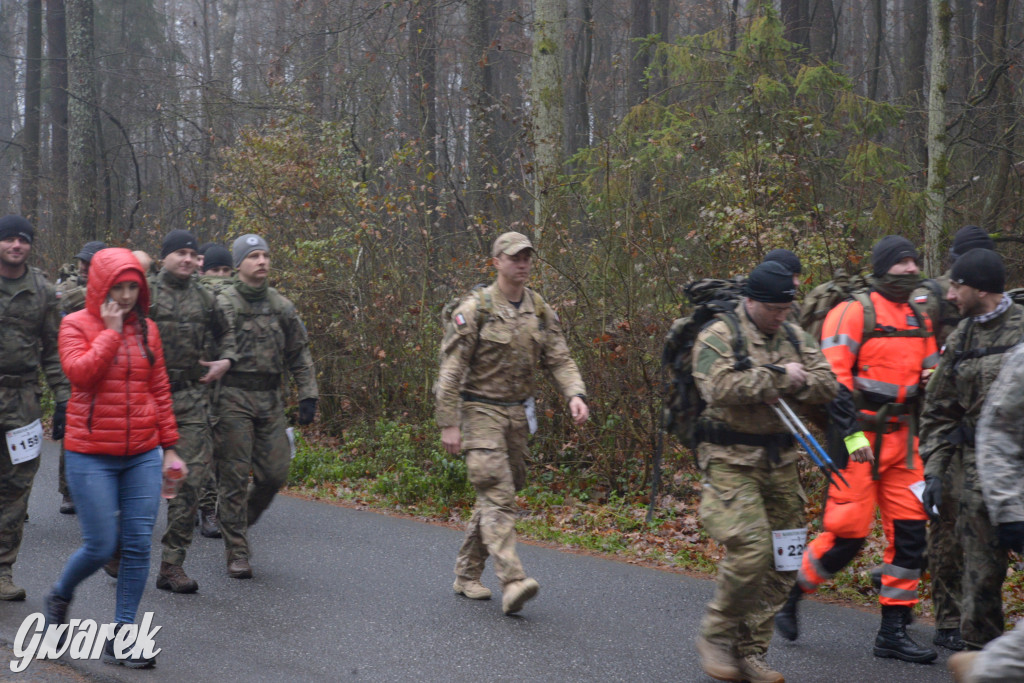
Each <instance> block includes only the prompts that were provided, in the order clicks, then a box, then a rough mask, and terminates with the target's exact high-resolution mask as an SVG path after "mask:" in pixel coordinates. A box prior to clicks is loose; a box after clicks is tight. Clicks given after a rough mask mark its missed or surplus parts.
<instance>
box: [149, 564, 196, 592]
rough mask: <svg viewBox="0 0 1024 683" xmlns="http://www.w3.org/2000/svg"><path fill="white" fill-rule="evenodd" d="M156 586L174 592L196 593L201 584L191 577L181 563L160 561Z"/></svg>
mask: <svg viewBox="0 0 1024 683" xmlns="http://www.w3.org/2000/svg"><path fill="white" fill-rule="evenodd" d="M156 587H157V588H159V589H161V590H165V591H171V592H172V593H195V592H196V591H197V590H199V584H198V583H197V582H196V580H195V579H190V578H189V577H188V574H186V573H185V570H184V569H182V568H181V565H178V564H171V563H170V562H161V563H160V573H159V574H157V576H156Z"/></svg>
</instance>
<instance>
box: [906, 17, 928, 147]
mask: <svg viewBox="0 0 1024 683" xmlns="http://www.w3.org/2000/svg"><path fill="white" fill-rule="evenodd" d="M903 25H904V35H905V41H904V50H903V63H904V81H903V82H904V88H903V93H902V97H901V99H902V100H903V101H904V102H906V103H907V105H908V106H909V107H910V110H909V111H908V113H907V121H908V122H909V124H910V126H909V131H908V132H909V133H910V136H909V140H910V144H909V145H908V148H910V149H913V150H914V152H915V153H916V154H917V156H918V157H919V158H920V159H922V160H923V159H924V158H925V156H926V155H927V153H928V142H927V137H928V136H927V134H926V129H927V126H928V121H927V116H926V115H925V113H924V105H925V101H924V70H925V53H926V47H927V42H928V29H927V26H928V0H907V2H906V5H905V6H904V23H903Z"/></svg>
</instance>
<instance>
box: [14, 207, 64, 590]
mask: <svg viewBox="0 0 1024 683" xmlns="http://www.w3.org/2000/svg"><path fill="white" fill-rule="evenodd" d="M34 237H35V231H34V230H33V228H32V225H31V224H30V223H29V222H28V221H27V220H25V219H24V218H22V217H21V216H5V217H3V218H0V348H3V350H4V353H3V358H2V359H0V419H2V421H3V424H2V425H0V428H2V429H3V431H4V432H9V431H10V430H12V429H18V428H20V427H28V426H30V425H34V424H36V422H37V421H38V420H39V419H40V418H41V417H42V414H43V413H42V410H41V408H40V406H39V396H40V394H41V393H42V389H41V388H40V387H39V371H40V370H42V371H43V373H44V374H45V375H46V383H47V384H48V385H49V386H50V389H51V390H52V391H53V394H54V400H55V402H56V407H55V409H54V414H53V434H52V436H53V438H54V440H60V439H62V438H64V421H65V413H66V409H67V402H68V399H69V398H71V387H70V385H69V383H68V380H67V378H66V377H64V372H63V371H62V370H61V367H60V358H59V356H58V355H57V329H58V326H59V325H60V311H59V304H58V302H57V295H56V292H55V291H54V289H53V286H52V285H51V284H50V283H49V282H47V280H46V276H44V275H43V274H42V272H40V271H39V270H38V269H37V268H32V267H29V266H28V265H27V264H26V261H27V260H28V256H29V253H30V252H31V250H32V240H33V239H34ZM24 440H33V441H34V442H35V444H36V445H39V444H40V442H41V441H42V428H41V427H39V428H38V429H34V430H32V432H31V433H30V434H28V435H26V436H25V437H24ZM0 443H2V446H0V448H2V449H3V454H2V455H0V600H24V599H25V591H24V589H22V588H19V587H18V586H16V585H15V584H14V582H13V580H12V566H13V565H14V562H15V561H16V560H17V559H18V550H19V549H20V548H21V537H22V531H23V530H24V527H25V516H26V514H27V513H28V497H29V494H30V493H31V492H32V480H33V479H34V478H35V475H36V471H37V470H38V469H39V455H38V451H37V452H36V455H35V456H33V457H31V458H30V459H28V460H24V461H21V462H18V463H17V464H15V463H14V462H13V460H20V459H21V458H20V455H19V457H17V458H12V454H11V452H10V450H9V448H8V445H7V440H6V439H3V440H2V441H0ZM28 453H29V454H30V453H31V444H30V449H29V451H28Z"/></svg>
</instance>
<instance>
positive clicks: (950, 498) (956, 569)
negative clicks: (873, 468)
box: [927, 455, 964, 628]
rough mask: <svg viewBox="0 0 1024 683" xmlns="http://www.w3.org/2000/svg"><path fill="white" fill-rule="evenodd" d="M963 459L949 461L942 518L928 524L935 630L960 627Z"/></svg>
mask: <svg viewBox="0 0 1024 683" xmlns="http://www.w3.org/2000/svg"><path fill="white" fill-rule="evenodd" d="M961 486H962V477H961V475H960V456H959V455H957V456H956V457H955V458H953V460H952V461H951V462H950V465H949V467H947V468H946V472H945V474H944V475H943V477H942V506H941V507H940V508H939V519H938V520H937V521H936V520H932V521H931V522H929V523H928V551H927V553H928V572H929V573H930V574H931V590H932V606H933V609H934V610H935V628H958V627H959V626H960V602H961V593H960V590H961V589H960V579H961V577H962V576H963V573H964V550H963V547H962V546H961V545H960V535H959V534H958V533H957V528H956V526H957V525H956V520H957V511H958V510H959V507H960V488H961Z"/></svg>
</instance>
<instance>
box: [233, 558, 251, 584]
mask: <svg viewBox="0 0 1024 683" xmlns="http://www.w3.org/2000/svg"><path fill="white" fill-rule="evenodd" d="M228 576H230V577H231V578H232V579H251V578H252V567H251V566H250V565H249V560H247V559H246V558H244V557H240V558H238V559H237V560H231V561H229V562H228Z"/></svg>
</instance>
